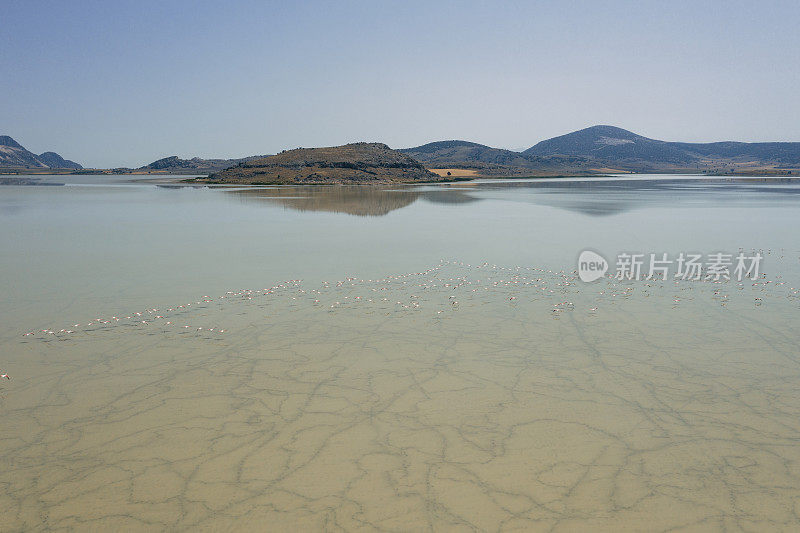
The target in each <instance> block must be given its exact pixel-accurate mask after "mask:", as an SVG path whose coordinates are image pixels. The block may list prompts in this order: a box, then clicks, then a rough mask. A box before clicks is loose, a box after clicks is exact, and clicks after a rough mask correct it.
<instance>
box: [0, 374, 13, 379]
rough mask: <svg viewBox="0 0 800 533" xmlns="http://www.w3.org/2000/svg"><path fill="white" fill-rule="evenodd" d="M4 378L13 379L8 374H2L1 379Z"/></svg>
mask: <svg viewBox="0 0 800 533" xmlns="http://www.w3.org/2000/svg"><path fill="white" fill-rule="evenodd" d="M2 378H6V379H11V376H9V375H8V374H0V379H2Z"/></svg>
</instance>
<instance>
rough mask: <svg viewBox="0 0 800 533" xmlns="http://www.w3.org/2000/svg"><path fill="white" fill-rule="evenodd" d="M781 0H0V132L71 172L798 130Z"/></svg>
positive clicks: (772, 136) (790, 39) (794, 58)
mask: <svg viewBox="0 0 800 533" xmlns="http://www.w3.org/2000/svg"><path fill="white" fill-rule="evenodd" d="M798 22H800V2H796V1H794V0H792V1H769V0H766V1H763V2H762V1H760V2H751V1H748V2H743V1H742V2H740V1H737V0H727V1H721V2H715V1H705V2H704V1H696V0H695V1H691V2H681V1H670V2H663V1H659V2H650V1H646V0H639V1H625V2H623V1H614V0H606V1H602V2H600V1H592V2H568V1H561V2H555V1H552V2H550V1H538V2H537V1H528V2H499V1H496V2H469V1H461V2H436V1H433V0H429V1H423V2H417V1H411V0H406V1H402V2H392V1H378V2H374V1H372V2H348V1H338V2H333V1H331V2H267V1H247V0H243V1H235V0H231V1H227V2H219V1H213V2H205V1H201V0H197V1H185V2H184V1H164V0H159V1H155V2H153V1H147V0H137V1H131V2H127V1H123V0H119V1H114V2H107V1H97V2H94V1H81V0H74V1H69V2H64V1H54V2H43V1H36V0H19V1H18V0H0V94H2V98H3V103H2V106H0V135H3V134H6V135H10V136H12V137H14V138H15V139H16V140H17V141H18V142H19V143H21V144H22V145H23V146H25V147H26V148H28V149H29V150H31V151H33V152H36V153H40V152H44V151H50V150H52V151H55V152H58V153H59V154H61V155H62V156H64V157H66V158H68V159H73V160H75V161H78V162H80V163H82V164H83V165H84V166H87V167H97V168H101V167H117V166H128V167H138V166H142V165H145V164H147V163H150V162H151V161H154V160H156V159H159V158H161V157H166V156H170V155H178V156H180V157H186V158H189V157H194V156H199V157H224V158H231V157H243V156H247V155H256V154H269V153H275V152H278V151H280V150H284V149H291V148H296V147H299V146H303V147H311V146H331V145H339V144H344V143H347V142H354V141H379V142H385V143H386V144H388V145H389V146H391V147H393V148H404V147H410V146H417V145H420V144H423V143H426V142H431V141H436V140H444V139H463V140H469V141H474V142H480V143H484V144H488V145H490V146H496V147H503V148H511V149H525V148H528V147H530V146H532V145H533V144H535V143H537V142H538V141H540V140H543V139H546V138H549V137H553V136H556V135H562V134H564V133H568V132H570V131H573V130H577V129H581V128H584V127H587V126H591V125H594V124H611V125H615V126H619V127H622V128H625V129H628V130H631V131H633V132H635V133H639V134H641V135H645V136H647V137H651V138H656V139H663V140H671V141H687V142H704V141H705V142H707V141H718V140H737V141H800V98H798V96H797V95H798V94H800V32H798V30H797V24H798Z"/></svg>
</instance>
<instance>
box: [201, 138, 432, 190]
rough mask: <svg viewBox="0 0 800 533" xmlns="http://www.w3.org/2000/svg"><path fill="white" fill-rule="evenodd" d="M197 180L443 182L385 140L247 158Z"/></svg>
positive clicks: (259, 182) (246, 182) (253, 182)
mask: <svg viewBox="0 0 800 533" xmlns="http://www.w3.org/2000/svg"><path fill="white" fill-rule="evenodd" d="M196 181H208V182H213V183H241V184H265V185H266V184H312V183H349V184H356V183H393V182H400V183H407V182H424V181H443V178H441V177H439V176H438V175H436V174H434V173H432V172H430V171H429V170H427V169H426V168H425V167H424V166H423V165H422V164H421V163H420V162H419V161H417V160H415V159H413V158H412V157H410V156H408V155H407V154H404V153H401V152H399V151H397V150H392V149H390V148H389V147H388V146H386V145H385V144H382V143H365V142H360V143H352V144H345V145H344V146H331V147H326V148H297V149H295V150H287V151H283V152H281V153H279V154H276V155H273V156H269V157H264V158H259V159H252V160H249V161H243V162H241V163H239V164H237V165H236V166H234V167H231V168H228V169H225V170H223V171H221V172H218V173H216V174H213V175H211V176H209V177H208V178H198V179H197V180H196Z"/></svg>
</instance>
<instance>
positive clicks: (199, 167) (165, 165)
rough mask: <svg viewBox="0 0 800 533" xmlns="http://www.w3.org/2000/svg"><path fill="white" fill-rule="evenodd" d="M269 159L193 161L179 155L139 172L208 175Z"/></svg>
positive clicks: (244, 158) (254, 157) (193, 159)
mask: <svg viewBox="0 0 800 533" xmlns="http://www.w3.org/2000/svg"><path fill="white" fill-rule="evenodd" d="M263 157H267V156H264V155H254V156H250V157H242V158H239V159H202V158H200V157H193V158H192V159H181V158H180V157H178V156H177V155H173V156H170V157H164V158H163V159H159V160H158V161H153V162H152V163H150V164H149V165H145V166H143V167H139V168H138V169H137V170H138V171H142V172H163V173H169V174H207V173H211V172H218V171H220V170H223V169H226V168H228V167H232V166H235V165H238V164H239V163H242V162H244V161H250V160H252V159H260V158H263Z"/></svg>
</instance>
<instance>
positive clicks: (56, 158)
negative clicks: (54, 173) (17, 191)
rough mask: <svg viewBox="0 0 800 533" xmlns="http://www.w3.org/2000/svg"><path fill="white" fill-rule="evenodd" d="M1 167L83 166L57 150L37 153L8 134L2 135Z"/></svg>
mask: <svg viewBox="0 0 800 533" xmlns="http://www.w3.org/2000/svg"><path fill="white" fill-rule="evenodd" d="M0 168H10V169H45V168H56V169H62V168H66V169H76V170H80V169H82V168H83V167H82V166H81V165H80V164H78V163H76V162H75V161H70V160H69V159H64V158H63V157H61V156H60V155H58V154H57V153H55V152H44V153H42V154H39V155H36V154H34V153H33V152H31V151H29V150H27V149H26V148H25V147H23V146H22V145H21V144H19V143H18V142H17V141H15V140H14V139H13V138H11V137H9V136H8V135H0Z"/></svg>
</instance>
